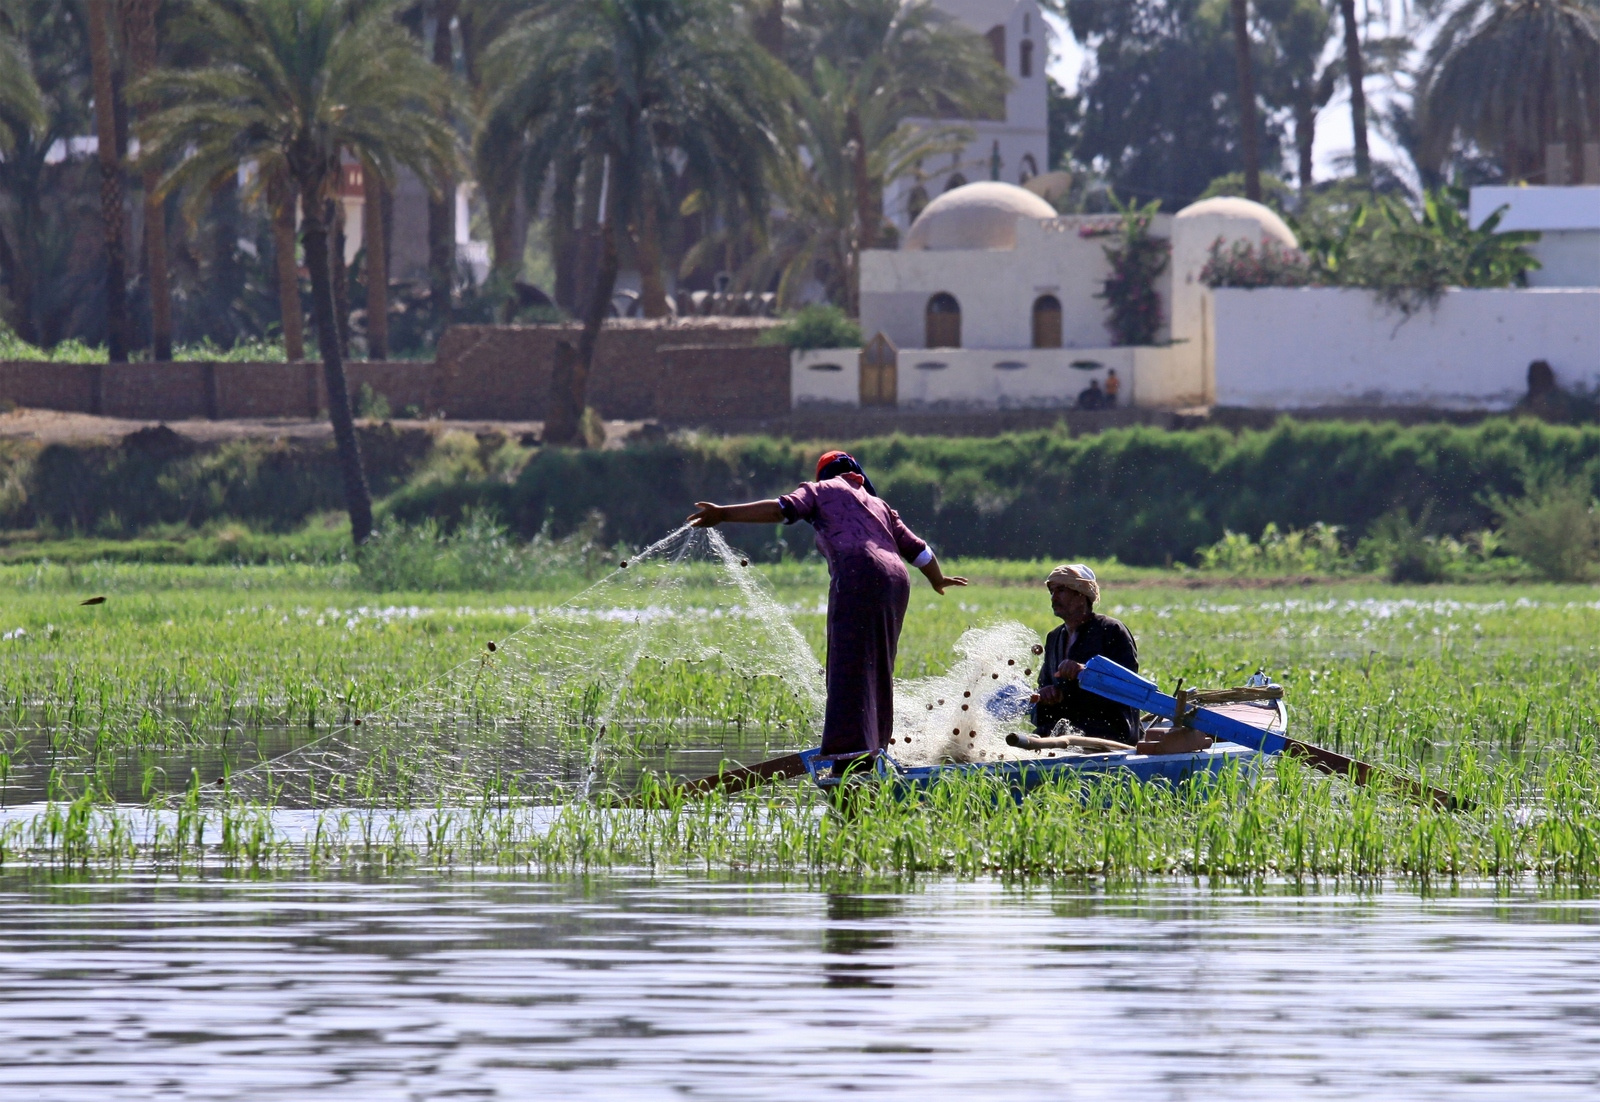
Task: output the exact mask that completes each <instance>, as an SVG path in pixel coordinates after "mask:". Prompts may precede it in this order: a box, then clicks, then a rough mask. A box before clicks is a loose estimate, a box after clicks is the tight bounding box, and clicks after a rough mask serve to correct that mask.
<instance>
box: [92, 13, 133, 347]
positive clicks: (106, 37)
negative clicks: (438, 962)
mask: <svg viewBox="0 0 1600 1102" xmlns="http://www.w3.org/2000/svg"><path fill="white" fill-rule="evenodd" d="M88 7H89V63H90V65H91V66H92V67H93V70H94V129H95V139H96V142H97V143H98V145H99V149H98V153H97V156H98V159H99V161H100V217H101V218H102V220H103V221H104V226H103V229H104V240H105V252H106V345H107V349H108V353H109V359H110V360H111V362H112V363H114V364H117V363H127V362H128V280H127V273H126V264H125V260H124V257H123V248H122V230H123V226H122V157H121V156H120V155H119V153H118V151H117V110H116V88H115V85H114V84H113V83H112V79H111V67H112V64H113V61H112V57H111V39H112V36H113V34H114V33H115V32H114V26H113V20H114V18H115V16H114V14H113V13H112V11H111V0H89V4H88Z"/></svg>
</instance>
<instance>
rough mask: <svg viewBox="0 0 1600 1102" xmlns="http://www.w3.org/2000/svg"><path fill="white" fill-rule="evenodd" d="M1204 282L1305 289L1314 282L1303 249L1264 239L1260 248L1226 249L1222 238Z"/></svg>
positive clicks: (1237, 245)
mask: <svg viewBox="0 0 1600 1102" xmlns="http://www.w3.org/2000/svg"><path fill="white" fill-rule="evenodd" d="M1200 282H1202V283H1204V284H1205V285H1206V286H1207V287H1304V286H1305V285H1306V284H1308V283H1311V282H1312V271H1311V262H1310V261H1309V260H1308V259H1307V258H1306V255H1305V253H1303V252H1301V251H1300V250H1299V249H1295V248H1291V247H1290V246H1288V245H1285V244H1283V243H1282V242H1281V241H1276V240H1274V239H1273V238H1270V237H1267V236H1264V235H1263V236H1262V238H1261V244H1260V245H1259V246H1257V245H1253V244H1251V243H1250V242H1249V241H1235V242H1234V243H1233V244H1232V245H1231V246H1224V245H1223V241H1222V238H1220V237H1219V238H1217V239H1216V240H1215V241H1213V242H1212V243H1211V252H1210V256H1209V258H1208V259H1207V260H1206V265H1205V267H1204V268H1201V269H1200Z"/></svg>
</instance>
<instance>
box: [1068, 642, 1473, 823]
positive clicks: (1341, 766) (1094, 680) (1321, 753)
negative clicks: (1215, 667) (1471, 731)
mask: <svg viewBox="0 0 1600 1102" xmlns="http://www.w3.org/2000/svg"><path fill="white" fill-rule="evenodd" d="M1078 684H1079V685H1081V686H1082V687H1083V688H1085V689H1088V690H1089V691H1090V692H1092V693H1095V694H1097V695H1099V696H1103V697H1105V698H1106V699H1108V700H1115V701H1116V702H1117V703H1119V704H1127V705H1130V706H1132V707H1135V708H1142V709H1144V710H1145V711H1147V712H1152V713H1154V714H1155V715H1158V716H1166V717H1167V718H1169V719H1171V720H1172V722H1173V723H1174V724H1175V725H1177V724H1183V725H1184V726H1188V727H1192V728H1194V729H1195V730H1197V731H1203V732H1204V733H1206V734H1208V735H1210V736H1211V737H1212V738H1218V739H1226V740H1227V741H1228V742H1233V743H1238V744H1239V745H1240V746H1248V747H1250V748H1251V749H1252V750H1259V751H1261V752H1263V753H1268V754H1272V753H1285V754H1293V755H1294V756H1295V757H1297V758H1301V759H1303V760H1305V761H1308V762H1310V763H1311V764H1312V765H1314V766H1315V767H1316V768H1318V769H1320V770H1322V771H1323V772H1324V773H1332V774H1335V775H1339V776H1346V777H1349V778H1350V779H1351V780H1353V781H1355V783H1356V784H1359V785H1368V784H1371V783H1372V782H1373V781H1375V780H1382V781H1384V782H1385V783H1387V784H1389V785H1392V786H1393V787H1395V788H1397V789H1399V790H1400V791H1401V792H1403V793H1405V794H1406V795H1408V796H1411V797H1412V798H1413V799H1417V800H1426V801H1428V802H1430V803H1432V804H1433V805H1434V806H1435V807H1439V808H1444V809H1446V810H1449V811H1465V810H1469V809H1470V808H1471V806H1472V805H1471V804H1470V803H1469V802H1468V801H1466V800H1462V799H1459V798H1457V797H1455V796H1452V795H1451V794H1450V793H1448V792H1445V791H1443V790H1442V789H1438V788H1431V787H1429V786H1427V785H1424V784H1422V783H1421V782H1419V781H1414V780H1412V779H1411V778H1410V777H1403V776H1400V775H1399V774H1397V773H1391V772H1389V771H1388V770H1387V769H1380V768H1379V767H1377V766H1375V765H1369V764H1367V763H1366V762H1364V761H1357V760H1356V759H1355V758H1349V757H1346V756H1345V755H1343V754H1339V753H1335V752H1334V751H1332V750H1328V749H1325V748H1323V747H1321V746H1314V745H1312V744H1311V743H1309V742H1301V741H1300V740H1299V739H1292V738H1289V737H1288V736H1287V735H1285V734H1282V733H1280V732H1277V731H1263V730H1260V729H1259V728H1256V727H1252V726H1250V725H1249V724H1248V723H1241V722H1239V721H1238V720H1236V719H1233V718H1231V717H1229V716H1225V715H1222V714H1221V713H1220V712H1213V711H1211V710H1210V709H1208V708H1194V709H1192V710H1191V709H1190V708H1189V707H1188V700H1187V699H1186V700H1185V701H1184V703H1183V704H1182V705H1180V704H1179V702H1178V700H1177V698H1176V697H1172V696H1168V695H1167V694H1166V693H1164V692H1162V691H1161V690H1160V689H1158V688H1156V684H1155V682H1153V681H1150V680H1148V679H1147V678H1143V677H1140V676H1139V675H1138V674H1136V673H1134V672H1133V671H1132V670H1130V669H1128V668H1126V667H1124V666H1119V665H1118V664H1117V663H1115V662H1113V661H1111V660H1110V659H1109V658H1105V657H1102V656H1100V655H1096V656H1095V657H1093V658H1091V659H1089V661H1088V663H1087V664H1086V665H1085V666H1084V669H1083V672H1082V673H1080V674H1079V675H1078ZM1236 692H1238V690H1219V691H1218V693H1217V694H1210V702H1219V701H1218V699H1217V697H1218V695H1220V694H1221V693H1229V694H1232V693H1236ZM1179 713H1182V715H1181V716H1180V714H1179Z"/></svg>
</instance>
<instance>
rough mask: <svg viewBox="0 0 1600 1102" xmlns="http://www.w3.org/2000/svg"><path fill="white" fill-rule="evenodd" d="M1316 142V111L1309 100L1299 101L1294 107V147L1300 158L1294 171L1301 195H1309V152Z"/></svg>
mask: <svg viewBox="0 0 1600 1102" xmlns="http://www.w3.org/2000/svg"><path fill="white" fill-rule="evenodd" d="M1316 141H1317V109H1316V108H1315V107H1313V106H1312V105H1311V102H1310V100H1309V99H1304V100H1300V101H1299V102H1297V103H1295V105H1294V145H1295V151H1296V152H1297V153H1298V154H1299V157H1300V163H1299V166H1298V167H1297V168H1296V169H1295V171H1296V173H1297V174H1298V176H1299V182H1300V194H1301V195H1309V194H1310V193H1311V172H1312V160H1311V150H1312V147H1313V146H1314V145H1315V144H1316Z"/></svg>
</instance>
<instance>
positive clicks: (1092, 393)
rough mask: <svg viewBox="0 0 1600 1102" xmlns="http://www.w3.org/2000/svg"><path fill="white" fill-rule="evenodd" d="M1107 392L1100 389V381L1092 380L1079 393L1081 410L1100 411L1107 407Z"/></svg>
mask: <svg viewBox="0 0 1600 1102" xmlns="http://www.w3.org/2000/svg"><path fill="white" fill-rule="evenodd" d="M1105 400H1106V396H1105V392H1104V391H1102V390H1101V389H1100V380H1099V379H1090V380H1089V385H1088V386H1086V387H1084V388H1083V389H1082V390H1081V391H1079V392H1078V408H1079V409H1099V408H1101V407H1102V406H1104V405H1105Z"/></svg>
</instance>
